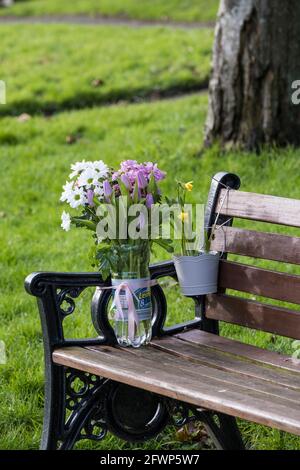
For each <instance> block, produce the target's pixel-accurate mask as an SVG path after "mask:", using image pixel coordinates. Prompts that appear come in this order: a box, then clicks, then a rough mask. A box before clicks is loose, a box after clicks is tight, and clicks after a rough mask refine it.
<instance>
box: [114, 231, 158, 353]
mask: <svg viewBox="0 0 300 470" xmlns="http://www.w3.org/2000/svg"><path fill="white" fill-rule="evenodd" d="M118 257H119V262H118V270H117V272H115V273H112V286H113V303H112V307H111V313H112V317H113V319H114V331H115V335H116V338H117V341H118V344H119V345H120V346H123V347H126V346H132V347H134V348H139V347H140V346H143V345H146V344H148V343H149V342H150V340H151V333H152V324H151V323H152V304H151V289H150V272H149V261H150V246H149V242H148V241H145V240H139V241H134V242H132V241H131V242H129V243H128V244H124V245H121V246H120V249H119V250H118Z"/></svg>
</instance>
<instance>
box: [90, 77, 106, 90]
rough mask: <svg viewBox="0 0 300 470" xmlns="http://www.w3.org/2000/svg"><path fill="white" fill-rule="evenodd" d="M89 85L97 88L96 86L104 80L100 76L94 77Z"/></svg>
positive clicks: (102, 83) (100, 84)
mask: <svg viewBox="0 0 300 470" xmlns="http://www.w3.org/2000/svg"><path fill="white" fill-rule="evenodd" d="M91 85H92V86H93V87H94V88H97V87H98V86H102V85H104V80H102V79H101V78H95V79H94V80H93V81H92V82H91Z"/></svg>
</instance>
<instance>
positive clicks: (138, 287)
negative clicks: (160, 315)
mask: <svg viewBox="0 0 300 470" xmlns="http://www.w3.org/2000/svg"><path fill="white" fill-rule="evenodd" d="M148 282H149V279H112V285H113V286H118V285H119V284H122V283H126V284H127V285H128V286H129V288H130V290H131V292H132V297H133V302H134V306H135V310H136V313H137V316H138V318H139V321H145V320H151V316H152V308H151V290H150V286H149V285H147V283H148ZM113 295H115V294H113ZM119 298H120V303H121V307H122V311H123V321H126V322H127V321H128V303H127V297H126V292H125V290H123V289H122V290H121V291H120V293H119ZM113 311H114V312H116V307H115V306H114V307H113Z"/></svg>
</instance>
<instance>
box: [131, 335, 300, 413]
mask: <svg viewBox="0 0 300 470" xmlns="http://www.w3.org/2000/svg"><path fill="white" fill-rule="evenodd" d="M153 348H154V351H153ZM161 353H165V354H164V359H163V364H164V367H171V368H172V367H174V365H175V364H176V370H177V373H178V374H180V375H182V376H183V377H184V376H185V375H186V374H188V375H191V374H192V376H195V378H196V377H198V379H199V380H203V378H204V377H205V378H211V379H214V380H220V382H222V383H223V384H225V383H226V384H230V385H233V386H238V387H241V388H244V389H245V391H244V393H248V390H255V391H257V392H260V393H262V394H265V395H269V399H272V398H273V397H279V398H282V396H283V393H284V400H291V402H295V403H296V405H297V406H298V405H300V403H299V394H300V388H299V386H300V377H299V374H297V375H294V376H293V377H292V378H291V381H290V382H289V380H288V379H289V374H288V373H287V374H284V373H283V372H282V371H278V370H272V371H270V374H267V372H268V368H267V367H262V366H258V365H253V364H251V363H249V364H247V363H245V361H241V360H239V359H238V358H236V361H237V364H236V366H235V365H234V364H233V361H231V364H228V362H227V360H226V359H227V358H226V353H224V352H223V353H220V352H219V355H218V356H219V357H216V360H214V359H213V358H210V359H209V358H208V359H207V360H203V358H199V356H201V355H203V348H202V347H201V346H199V345H195V344H190V343H187V342H185V341H181V340H180V339H179V338H168V339H166V338H164V339H163V340H154V341H153V342H152V350H151V348H149V349H148V351H146V352H145V355H144V356H143V359H145V361H147V360H149V361H151V362H152V363H154V362H155V361H159V360H161V357H162V355H161ZM133 354H136V352H135V351H133ZM215 354H216V353H215ZM222 356H223V358H224V363H223V364H222V362H221V361H219V359H220V358H222ZM202 357H203V356H202ZM174 358H175V360H174ZM137 360H139V356H137ZM241 366H242V367H241ZM282 375H283V377H281V376H282ZM282 382H284V383H282ZM291 406H294V405H291ZM299 410H300V406H299Z"/></svg>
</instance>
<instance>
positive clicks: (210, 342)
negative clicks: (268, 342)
mask: <svg viewBox="0 0 300 470" xmlns="http://www.w3.org/2000/svg"><path fill="white" fill-rule="evenodd" d="M175 337H176V338H179V339H181V340H182V341H187V342H189V343H192V344H197V345H201V346H205V347H207V349H208V350H210V351H211V352H213V353H215V352H218V351H222V352H226V353H227V354H228V355H229V356H235V357H239V358H243V359H244V360H246V361H250V362H253V363H255V364H263V365H265V366H268V365H269V366H275V367H279V368H280V369H286V370H289V371H292V372H293V371H294V372H298V373H300V359H294V358H292V357H291V356H287V355H286V354H282V353H278V352H275V351H269V350H267V349H261V348H258V347H257V346H253V345H251V344H246V343H241V342H240V341H237V340H234V341H233V340H231V339H229V338H225V337H223V336H219V335H214V334H212V333H207V332H206V331H201V330H198V329H197V330H196V329H195V330H188V331H184V332H182V333H177V334H176V335H175ZM297 375H298V374H297Z"/></svg>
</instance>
